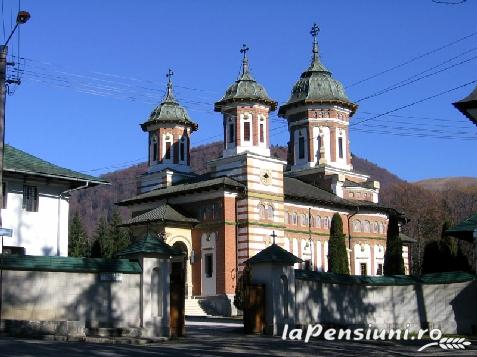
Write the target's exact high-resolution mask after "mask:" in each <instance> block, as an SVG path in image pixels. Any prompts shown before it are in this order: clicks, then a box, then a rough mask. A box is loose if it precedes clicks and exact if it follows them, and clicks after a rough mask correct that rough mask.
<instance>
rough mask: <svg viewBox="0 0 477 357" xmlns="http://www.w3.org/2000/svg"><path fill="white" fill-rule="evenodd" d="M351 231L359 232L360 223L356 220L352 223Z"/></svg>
mask: <svg viewBox="0 0 477 357" xmlns="http://www.w3.org/2000/svg"><path fill="white" fill-rule="evenodd" d="M353 231H354V232H361V222H360V221H358V220H355V221H353Z"/></svg>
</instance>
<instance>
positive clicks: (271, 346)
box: [0, 321, 477, 357]
mask: <svg viewBox="0 0 477 357" xmlns="http://www.w3.org/2000/svg"><path fill="white" fill-rule="evenodd" d="M187 331H188V335H187V337H185V338H181V339H177V340H172V341H167V342H162V343H157V344H154V345H147V346H128V345H107V344H92V343H76V342H55V341H43V340H34V339H19V338H10V337H2V338H0V356H9V357H10V356H12V357H30V356H42V357H50V356H51V357H53V356H54V357H57V356H64V357H80V356H81V357H84V356H88V357H109V356H140V357H146V356H147V357H152V356H247V355H248V356H287V357H294V356H338V357H343V356H366V357H374V356H416V357H417V356H447V357H459V356H463V357H464V356H477V344H475V343H474V344H473V345H472V346H470V347H471V349H467V350H465V351H461V350H459V351H456V350H453V351H450V350H448V351H446V350H442V349H440V348H432V349H428V350H426V351H423V352H417V349H418V348H419V347H420V346H421V345H422V344H423V343H422V342H418V343H414V342H413V343H412V344H408V345H402V344H394V343H390V342H385V343H382V342H381V343H362V342H343V341H333V342H330V341H323V340H315V341H311V342H309V343H304V342H301V341H283V340H281V339H280V338H279V337H267V336H247V335H244V334H243V333H242V327H241V325H239V324H237V323H230V322H226V323H217V322H201V321H194V322H191V321H188V322H187Z"/></svg>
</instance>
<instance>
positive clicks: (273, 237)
mask: <svg viewBox="0 0 477 357" xmlns="http://www.w3.org/2000/svg"><path fill="white" fill-rule="evenodd" d="M270 237H272V239H273V244H275V238H277V235H276V234H275V231H273V232H272V234H270Z"/></svg>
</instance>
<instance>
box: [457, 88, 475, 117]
mask: <svg viewBox="0 0 477 357" xmlns="http://www.w3.org/2000/svg"><path fill="white" fill-rule="evenodd" d="M452 104H453V105H454V107H456V108H457V109H458V110H459V111H460V112H461V113H462V114H464V115H465V116H466V117H467V118H469V119H470V120H471V121H472V122H473V123H474V124H475V125H477V118H476V117H475V116H471V115H470V114H469V112H468V109H472V108H473V109H477V87H475V89H474V90H473V91H472V93H470V94H469V95H468V96H467V97H465V98H464V99H461V100H459V101H458V102H455V103H452Z"/></svg>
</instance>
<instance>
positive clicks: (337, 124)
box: [278, 24, 357, 171]
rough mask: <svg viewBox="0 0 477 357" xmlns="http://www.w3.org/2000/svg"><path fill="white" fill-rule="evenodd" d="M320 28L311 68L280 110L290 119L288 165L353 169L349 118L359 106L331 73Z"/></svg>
mask: <svg viewBox="0 0 477 357" xmlns="http://www.w3.org/2000/svg"><path fill="white" fill-rule="evenodd" d="M318 31H319V28H318V26H317V25H316V24H314V25H313V28H312V30H311V32H310V33H311V35H312V36H313V56H312V60H311V64H310V66H309V67H308V69H307V70H306V71H305V72H303V73H302V75H301V77H300V79H299V80H298V81H297V82H296V83H295V85H294V86H293V90H292V93H291V96H290V99H289V100H288V102H287V103H286V104H284V105H282V106H281V107H280V109H279V111H278V115H279V116H280V117H283V118H286V119H287V121H288V129H289V132H290V141H289V149H288V150H289V155H288V156H289V158H288V165H289V168H290V170H291V171H300V170H303V169H308V168H313V167H316V166H319V165H321V166H325V165H326V166H330V167H333V168H336V169H338V170H340V171H341V170H344V171H349V170H352V166H351V155H350V148H349V128H348V127H349V121H350V118H351V116H352V115H353V114H354V113H355V111H356V109H357V105H356V104H354V103H352V102H351V101H350V100H349V99H348V97H347V96H346V94H345V91H344V88H343V85H342V84H341V83H340V82H338V81H337V80H335V79H334V78H333V77H332V76H331V72H330V71H328V69H326V67H325V66H324V65H323V64H322V63H321V61H320V56H319V53H318V42H317V35H318Z"/></svg>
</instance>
